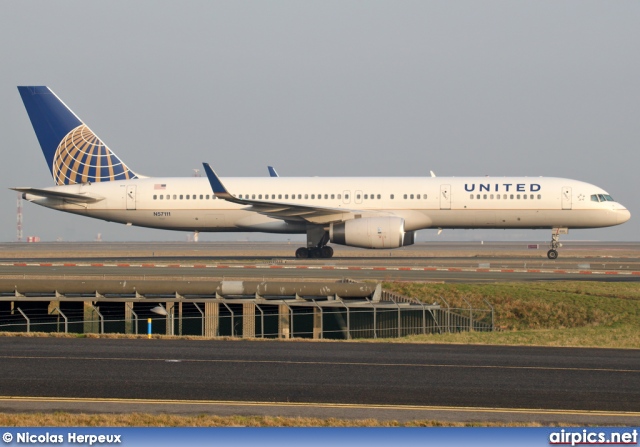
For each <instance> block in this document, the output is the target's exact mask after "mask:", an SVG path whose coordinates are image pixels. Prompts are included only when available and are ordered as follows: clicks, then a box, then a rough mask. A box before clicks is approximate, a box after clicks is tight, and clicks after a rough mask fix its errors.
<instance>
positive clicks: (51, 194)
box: [9, 188, 104, 203]
mask: <svg viewBox="0 0 640 447" xmlns="http://www.w3.org/2000/svg"><path fill="white" fill-rule="evenodd" d="M9 189H13V190H14V191H18V192H21V193H24V194H30V195H33V196H38V197H42V198H49V199H60V200H66V201H68V202H74V203H94V202H99V201H101V200H104V197H102V196H98V195H95V194H88V193H72V192H63V191H55V190H51V189H40V188H9Z"/></svg>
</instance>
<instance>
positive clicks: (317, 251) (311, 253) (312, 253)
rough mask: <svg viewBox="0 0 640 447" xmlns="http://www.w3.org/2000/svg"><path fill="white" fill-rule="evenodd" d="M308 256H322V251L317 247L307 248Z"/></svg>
mask: <svg viewBox="0 0 640 447" xmlns="http://www.w3.org/2000/svg"><path fill="white" fill-rule="evenodd" d="M309 257H310V258H321V257H322V252H321V250H320V249H319V248H312V249H311V250H309Z"/></svg>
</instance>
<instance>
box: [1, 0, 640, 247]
mask: <svg viewBox="0 0 640 447" xmlns="http://www.w3.org/2000/svg"><path fill="white" fill-rule="evenodd" d="M639 23H640V2H638V1H635V0H634V1H616V2H610V1H585V0H579V1H562V2H558V1H556V0H553V1H526V2H525V1H519V2H515V1H476V0H473V1H451V0H446V1H424V0H420V1H398V0H394V1H386V2H382V1H345V0H340V1H325V0H323V1H297V0H295V1H268V2H265V1H225V2H219V1H173V2H167V1H135V2H130V1H103V2H86V1H56V2H51V1H19V2H17V1H16V2H8V1H5V2H1V3H0V42H2V43H1V44H0V63H1V67H2V70H0V81H1V82H0V119H1V122H2V132H1V133H0V143H1V146H2V150H3V154H4V162H3V163H1V164H0V169H1V175H0V178H1V179H2V180H1V182H2V185H1V186H2V188H0V206H2V209H4V210H5V212H4V213H2V214H0V218H1V219H2V222H1V223H2V225H1V226H0V240H2V241H13V240H15V239H16V193H15V192H13V191H10V190H9V189H8V188H9V187H11V186H33V187H44V186H51V185H53V180H52V178H51V175H50V172H49V170H48V168H47V165H46V162H45V160H44V157H43V155H42V153H41V150H40V147H39V145H38V142H37V139H36V137H35V134H34V133H33V130H32V127H31V123H30V122H29V119H28V116H27V114H26V112H25V110H24V107H23V105H22V101H21V99H20V95H19V94H18V91H17V89H16V86H17V85H48V86H49V87H51V88H52V89H53V91H55V92H56V94H57V95H58V96H60V97H61V98H62V99H63V101H65V103H66V104H67V105H69V107H71V108H72V109H73V111H74V112H75V113H76V114H77V115H78V116H79V117H80V118H81V119H82V120H83V121H84V122H85V123H86V124H87V125H88V126H89V127H91V129H92V130H93V131H94V132H95V133H96V134H97V135H98V136H99V137H100V138H101V139H102V140H103V141H104V142H105V143H106V144H107V145H108V146H109V147H110V148H111V149H112V150H113V151H114V152H115V153H116V154H118V156H119V157H120V158H121V159H122V160H123V161H124V162H125V163H126V164H127V165H128V166H129V167H130V168H131V169H133V170H134V171H136V172H139V173H142V174H145V175H149V176H189V175H191V174H192V172H193V171H192V170H193V169H194V168H200V167H201V163H202V162H203V161H206V162H209V163H211V164H212V166H213V167H214V168H215V169H216V171H217V172H218V174H220V175H221V176H223V177H225V176H266V175H268V174H267V169H266V167H267V165H274V166H275V167H276V169H277V170H278V172H279V173H280V175H283V176H423V175H424V176H428V175H429V171H430V170H433V171H435V172H436V174H437V175H438V176H474V175H481V176H484V175H491V176H511V175H513V176H516V175H523V176H546V177H565V178H571V179H577V180H582V181H586V182H589V183H593V184H595V185H598V186H600V187H602V188H604V189H605V190H607V191H608V192H609V193H610V194H611V195H612V196H613V197H614V198H615V199H616V200H617V201H619V202H621V203H623V204H624V205H625V206H626V207H627V208H628V209H629V210H630V211H631V214H632V218H631V221H629V222H627V223H626V224H624V225H622V226H618V227H612V228H604V229H595V230H575V231H571V232H570V234H569V235H568V236H565V237H564V240H570V239H592V240H634V241H637V240H640V233H639V232H638V229H639V226H640V200H639V199H638V197H639V196H638V189H639V188H638V176H637V170H638V166H639V165H640V163H639V162H640V58H639V57H638V55H640V26H638V24H639ZM436 231H437V230H427V231H423V232H421V234H420V236H419V240H421V241H429V240H480V239H483V240H514V239H515V240H527V239H529V240H537V241H538V240H543V241H546V240H547V239H550V231H549V230H545V231H543V230H538V231H519V230H506V231H503V230H490V231H488V230H484V231H480V230H455V231H453V230H448V231H447V230H445V231H444V232H443V234H442V235H440V236H437V235H436ZM97 233H101V234H102V238H103V239H104V240H106V241H109V240H111V241H116V240H117V241H126V240H136V241H138V240H151V241H153V240H175V241H183V240H186V233H184V232H171V231H166V230H165V231H163V230H151V229H143V228H131V227H125V226H123V225H120V224H115V223H107V222H103V221H100V220H95V219H89V218H86V217H80V216H75V215H71V214H65V213H62V212H59V211H54V210H49V209H45V208H42V207H39V206H36V205H33V204H29V203H24V234H25V236H33V235H37V236H40V237H41V239H42V240H47V241H51V240H56V238H57V237H61V238H63V239H64V240H84V241H90V240H93V239H94V238H95V236H96V234H97ZM229 237H231V239H247V238H250V239H251V240H271V239H273V237H272V236H268V235H260V234H249V235H247V234H234V235H231V236H229V235H220V234H217V235H216V234H202V235H201V240H221V239H226V238H229ZM286 238H291V236H285V237H282V236H281V237H280V240H282V239H286ZM298 238H300V239H301V237H298Z"/></svg>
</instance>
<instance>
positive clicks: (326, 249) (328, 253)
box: [320, 245, 333, 258]
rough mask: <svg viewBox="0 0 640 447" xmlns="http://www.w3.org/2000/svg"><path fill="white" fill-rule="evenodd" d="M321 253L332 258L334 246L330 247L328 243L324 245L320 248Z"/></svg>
mask: <svg viewBox="0 0 640 447" xmlns="http://www.w3.org/2000/svg"><path fill="white" fill-rule="evenodd" d="M320 253H321V254H322V257H323V258H332V257H333V248H331V247H329V246H328V245H325V246H324V247H322V248H321V249H320Z"/></svg>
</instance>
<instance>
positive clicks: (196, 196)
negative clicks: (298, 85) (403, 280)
mask: <svg viewBox="0 0 640 447" xmlns="http://www.w3.org/2000/svg"><path fill="white" fill-rule="evenodd" d="M18 90H19V92H20V95H21V97H22V100H23V102H24V106H25V108H26V110H27V113H28V115H29V118H30V120H31V123H32V125H33V129H34V131H35V134H36V136H37V138H38V141H39V143H40V146H41V148H42V152H43V153H44V156H45V159H46V161H47V164H48V166H49V170H50V171H51V174H52V176H53V179H54V182H55V186H50V187H42V188H32V187H16V188H11V189H13V190H16V191H19V192H21V193H22V196H23V198H24V199H25V200H27V201H29V202H32V203H35V204H37V205H41V206H44V207H47V208H52V209H56V210H61V211H65V212H68V213H73V214H78V215H82V216H88V217H92V218H96V219H102V220H105V221H108V222H118V223H122V224H126V225H135V226H141V227H149V228H160V229H167V230H177V231H188V232H265V233H283V234H306V237H307V245H306V246H304V247H300V248H298V249H297V250H296V252H295V256H296V257H297V258H307V257H312V258H330V257H332V256H333V248H332V247H331V246H330V245H328V244H329V243H331V244H338V245H346V246H351V247H361V248H369V249H393V248H399V247H404V246H408V245H412V244H414V242H415V240H416V232H417V231H419V230H423V229H429V228H433V229H439V230H440V231H441V230H442V229H450V228H451V229H458V228H460V229H474V228H495V229H509V228H518V229H550V230H552V232H551V233H552V234H551V242H550V249H549V251H548V252H547V256H548V258H549V259H556V258H557V257H558V248H559V247H561V244H560V242H559V238H560V235H561V234H566V233H567V232H568V231H569V229H570V228H571V229H578V228H599V227H608V226H613V225H619V224H622V223H624V222H626V221H628V220H629V219H630V217H631V215H630V213H629V211H628V210H627V209H626V208H625V207H624V206H623V205H621V204H620V203H618V202H616V201H615V200H614V199H613V198H612V197H611V196H610V195H609V194H608V193H607V192H606V191H604V190H603V189H602V188H599V187H598V186H595V185H592V184H589V183H585V182H582V181H578V180H570V179H564V178H545V177H487V176H485V177H436V176H435V174H433V173H431V176H430V177H398V178H396V177H342V178H339V177H331V178H321V177H309V178H308V177H304V178H295V177H276V176H270V177H263V178H257V177H256V178H250V177H246V178H242V177H240V178H238V177H236V178H221V177H219V176H218V175H217V174H216V173H215V171H214V170H213V169H212V168H211V166H210V165H209V164H207V163H204V164H203V167H204V170H205V172H206V174H207V177H206V178H204V177H202V178H200V177H184V178H177V177H161V178H158V177H147V176H144V175H141V174H138V173H137V172H135V171H133V170H131V169H130V168H129V167H128V166H127V165H126V164H125V163H124V162H123V161H122V160H121V159H120V158H119V157H118V156H117V155H116V154H115V153H114V152H113V151H111V150H110V149H109V148H108V147H107V146H106V145H105V144H104V143H103V142H102V140H100V139H99V138H98V137H97V136H96V134H95V133H93V132H92V131H91V129H89V127H87V125H86V124H85V123H84V122H83V121H82V120H80V118H78V117H77V116H76V115H75V114H74V113H73V112H72V111H71V109H69V108H68V107H67V106H66V105H65V104H64V102H62V101H61V100H60V99H59V98H58V97H57V96H56V95H55V93H53V91H52V90H51V89H49V88H48V87H46V86H24V87H18ZM270 172H271V169H270ZM273 172H275V171H273ZM272 175H273V174H272Z"/></svg>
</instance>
